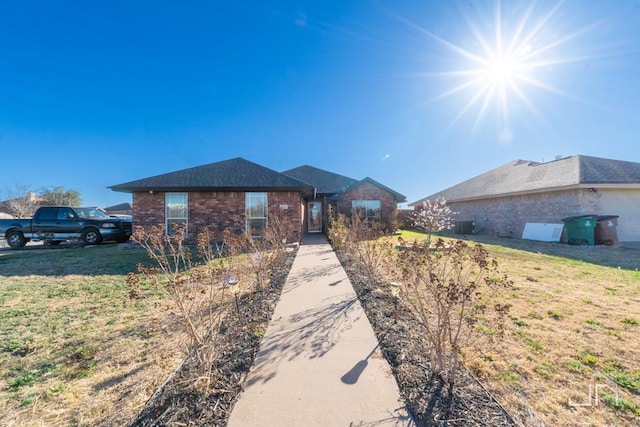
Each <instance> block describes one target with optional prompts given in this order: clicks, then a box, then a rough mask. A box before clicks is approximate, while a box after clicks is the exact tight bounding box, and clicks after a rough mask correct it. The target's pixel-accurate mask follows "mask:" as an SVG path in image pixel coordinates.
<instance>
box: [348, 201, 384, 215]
mask: <svg viewBox="0 0 640 427" xmlns="http://www.w3.org/2000/svg"><path fill="white" fill-rule="evenodd" d="M373 203H376V204H377V205H378V207H376V208H372V207H371V204H373ZM351 209H364V216H365V218H370V217H373V216H375V215H376V214H377V213H379V212H380V210H381V209H382V202H381V201H380V200H377V199H376V200H352V201H351Z"/></svg>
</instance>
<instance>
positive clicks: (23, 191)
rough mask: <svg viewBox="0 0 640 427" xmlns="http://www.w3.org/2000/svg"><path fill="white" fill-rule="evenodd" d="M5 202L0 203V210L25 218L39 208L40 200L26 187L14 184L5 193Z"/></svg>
mask: <svg viewBox="0 0 640 427" xmlns="http://www.w3.org/2000/svg"><path fill="white" fill-rule="evenodd" d="M4 198H5V199H6V200H4V201H3V202H0V210H4V211H6V212H7V213H9V214H11V215H13V216H15V217H16V218H27V217H30V216H32V215H33V213H34V212H35V211H36V209H38V206H40V202H41V200H42V199H41V198H40V197H38V195H37V194H36V193H35V191H33V190H32V188H31V187H30V186H28V185H22V184H16V185H14V186H13V187H11V188H9V189H8V190H6V191H5V197H4Z"/></svg>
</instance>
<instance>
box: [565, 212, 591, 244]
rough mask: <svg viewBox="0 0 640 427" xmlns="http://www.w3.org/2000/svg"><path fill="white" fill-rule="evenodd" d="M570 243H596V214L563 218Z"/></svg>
mask: <svg viewBox="0 0 640 427" xmlns="http://www.w3.org/2000/svg"><path fill="white" fill-rule="evenodd" d="M562 222H563V223H564V227H565V228H566V230H567V240H568V241H569V244H570V245H589V246H593V245H595V229H596V223H597V216H596V215H578V216H570V217H567V218H563V219H562Z"/></svg>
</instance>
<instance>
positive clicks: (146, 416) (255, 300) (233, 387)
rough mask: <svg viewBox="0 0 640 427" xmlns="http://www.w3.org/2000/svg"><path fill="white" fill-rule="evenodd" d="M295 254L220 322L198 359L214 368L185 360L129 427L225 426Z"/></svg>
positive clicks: (195, 359)
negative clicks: (208, 359) (204, 357)
mask: <svg viewBox="0 0 640 427" xmlns="http://www.w3.org/2000/svg"><path fill="white" fill-rule="evenodd" d="M296 252H297V251H295V250H294V251H293V252H290V253H288V254H287V257H286V259H285V261H284V262H283V263H282V265H280V266H279V267H278V268H277V270H276V271H275V272H274V273H273V274H272V276H271V278H270V280H269V284H268V285H267V286H265V287H264V288H262V289H260V290H256V291H255V292H253V293H250V294H246V295H244V296H243V297H242V298H240V299H239V301H238V305H239V311H238V312H236V311H235V310H234V311H233V312H232V313H230V314H229V315H228V316H227V317H226V318H225V320H224V321H223V322H222V325H221V328H220V329H221V330H220V334H219V335H218V340H216V341H215V342H211V343H209V345H208V346H207V348H206V349H204V350H203V351H201V352H200V353H199V354H200V357H202V355H203V354H204V355H207V354H208V355H210V356H213V357H212V359H213V360H214V362H213V363H210V364H208V365H206V366H204V368H203V363H202V362H201V360H199V359H198V356H197V355H196V354H190V355H189V356H188V357H187V358H186V359H185V360H184V361H183V363H182V365H181V366H180V368H179V369H178V370H177V371H176V372H174V373H173V375H172V376H170V377H169V378H168V379H167V380H166V381H165V383H164V384H163V385H162V386H161V387H160V388H159V389H158V390H157V391H156V393H155V394H154V395H153V396H152V397H151V399H149V401H148V402H147V404H146V405H145V406H144V408H143V409H142V410H141V412H140V414H139V415H138V416H137V417H136V418H135V419H134V420H133V421H131V423H130V424H129V426H159V425H184V426H196V425H209V426H224V425H226V424H227V420H228V418H229V416H230V415H231V410H232V409H233V406H234V405H235V402H236V400H237V398H238V395H239V394H240V391H241V390H242V383H243V381H244V379H245V377H246V375H247V374H248V372H249V369H250V368H251V365H252V364H253V360H254V358H255V355H256V353H257V351H258V346H259V344H260V340H261V338H262V336H263V335H264V331H265V330H266V328H267V325H268V323H269V321H270V320H271V316H272V314H273V310H274V309H275V306H276V303H277V302H278V300H279V298H280V294H281V292H282V287H283V286H284V283H285V281H286V278H287V275H288V273H289V270H290V269H291V265H292V264H293V259H294V258H295V254H296ZM203 372H208V375H206V376H203Z"/></svg>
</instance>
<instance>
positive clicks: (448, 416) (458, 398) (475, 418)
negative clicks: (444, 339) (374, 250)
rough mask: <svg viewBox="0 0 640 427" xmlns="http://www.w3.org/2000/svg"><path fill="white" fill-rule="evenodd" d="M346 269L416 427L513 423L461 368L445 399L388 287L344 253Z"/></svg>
mask: <svg viewBox="0 0 640 427" xmlns="http://www.w3.org/2000/svg"><path fill="white" fill-rule="evenodd" d="M338 258H339V259H340V262H341V263H342V265H343V267H344V268H345V270H346V271H347V275H348V276H349V280H350V281H351V283H352V284H353V287H354V289H355V291H356V293H357V295H358V299H359V300H360V303H361V304H362V306H363V308H364V310H365V312H366V314H367V317H368V318H369V321H370V322H371V325H372V326H373V329H374V331H375V334H376V336H377V338H378V341H379V342H380V349H381V350H382V353H383V354H384V356H385V358H386V359H387V361H388V362H389V364H390V365H391V369H392V371H393V373H394V375H395V377H396V381H397V383H398V386H399V388H400V393H401V395H402V397H403V398H404V400H405V403H406V405H407V407H408V409H409V411H410V412H411V414H412V415H413V417H414V420H415V421H416V422H417V423H418V425H420V426H436V425H447V426H452V427H453V426H486V425H491V426H514V425H516V424H515V422H514V421H513V419H512V418H511V416H510V415H509V414H508V413H507V412H506V411H505V410H504V408H502V407H501V406H500V404H499V403H498V402H497V401H496V400H495V399H494V398H493V397H492V396H491V395H490V394H489V393H488V392H487V390H486V389H484V387H483V386H482V385H481V384H480V383H479V382H478V381H477V380H476V379H475V378H474V377H473V375H472V374H471V373H470V372H469V371H468V370H466V369H464V368H463V369H460V370H459V371H458V375H457V379H456V387H455V389H454V393H453V396H452V397H451V398H450V397H449V394H448V392H447V386H445V385H444V384H443V383H442V382H441V381H439V380H438V378H437V377H436V376H434V375H433V373H432V370H431V367H430V362H429V360H428V358H427V357H426V354H427V351H426V348H427V346H428V343H427V340H426V339H425V337H424V336H423V335H422V334H420V330H421V327H420V325H419V323H418V322H417V321H416V319H415V318H414V316H413V314H412V313H411V311H410V310H409V309H408V308H407V307H406V306H404V304H403V302H402V301H400V300H397V299H396V298H394V297H393V296H392V295H391V293H390V292H389V291H388V289H387V288H388V286H385V285H381V284H371V283H368V281H367V279H366V278H365V277H364V276H362V275H360V274H359V273H358V271H357V270H356V269H355V268H354V266H353V265H351V264H350V263H349V261H348V260H347V259H346V257H345V256H344V254H342V253H340V252H338Z"/></svg>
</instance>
